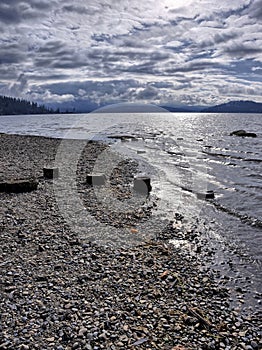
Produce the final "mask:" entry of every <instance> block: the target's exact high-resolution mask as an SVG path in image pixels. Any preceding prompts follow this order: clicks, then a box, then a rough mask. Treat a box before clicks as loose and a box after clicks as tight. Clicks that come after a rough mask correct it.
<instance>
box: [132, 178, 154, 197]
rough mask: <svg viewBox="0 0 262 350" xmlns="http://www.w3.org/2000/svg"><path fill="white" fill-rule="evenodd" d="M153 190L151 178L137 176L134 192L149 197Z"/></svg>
mask: <svg viewBox="0 0 262 350" xmlns="http://www.w3.org/2000/svg"><path fill="white" fill-rule="evenodd" d="M151 190H152V186H151V180H150V177H146V176H137V177H135V178H134V191H135V192H138V193H143V194H145V195H148V194H149V192H150V191H151Z"/></svg>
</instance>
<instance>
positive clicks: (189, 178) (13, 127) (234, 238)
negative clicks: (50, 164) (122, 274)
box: [0, 113, 262, 289]
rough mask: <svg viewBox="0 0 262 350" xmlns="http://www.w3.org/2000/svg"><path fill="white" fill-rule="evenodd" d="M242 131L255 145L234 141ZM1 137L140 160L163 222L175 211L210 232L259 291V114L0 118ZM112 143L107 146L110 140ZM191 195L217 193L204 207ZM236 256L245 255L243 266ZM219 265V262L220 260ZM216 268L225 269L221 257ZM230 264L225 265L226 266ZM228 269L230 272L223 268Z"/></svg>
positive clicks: (261, 145)
mask: <svg viewBox="0 0 262 350" xmlns="http://www.w3.org/2000/svg"><path fill="white" fill-rule="evenodd" d="M238 129H245V130H247V131H249V132H255V133H256V134H257V136H258V137H257V138H242V137H232V136H229V134H230V132H232V131H234V130H238ZM0 132H5V133H17V134H29V135H42V136H51V137H63V138H88V139H102V140H106V137H107V136H109V135H111V136H112V135H132V136H135V137H136V139H135V140H133V141H126V142H121V141H119V140H118V141H117V142H113V141H112V140H111V141H110V142H111V144H112V146H111V147H112V150H115V151H117V152H120V153H121V154H123V157H125V156H128V157H132V158H135V159H137V160H138V161H139V164H140V171H141V172H142V173H146V174H149V175H150V176H151V177H152V182H153V188H154V193H155V194H156V195H157V196H158V197H159V198H160V199H161V205H160V209H159V210H161V211H162V212H163V216H166V217H167V218H171V219H172V217H173V216H174V213H175V212H181V213H183V214H184V215H185V216H186V218H189V219H190V220H191V219H198V220H199V221H201V222H202V223H205V224H206V225H208V226H209V240H210V244H214V245H216V246H218V245H221V250H223V249H226V250H227V252H228V254H229V255H230V256H231V258H230V259H232V261H233V262H234V263H235V265H237V266H238V268H239V269H241V266H242V265H243V270H245V271H246V274H247V275H249V276H252V279H253V281H254V283H255V284H256V289H259V285H260V281H261V277H262V276H261V262H262V234H261V233H262V200H261V199H262V191H261V190H262V172H261V162H262V141H261V140H262V115H256V114H198V113H192V114H186V113H176V114H174V113H163V114H157V113H154V114H138V113H136V114H115V115H114V114H85V115H83V114H82V115H43V116H2V117H0ZM108 141H109V140H108ZM185 189H186V190H190V191H192V192H198V193H202V192H205V191H206V190H213V191H214V192H215V200H214V201H209V202H207V201H203V200H200V199H198V198H197V196H196V195H195V194H194V193H191V192H189V191H186V190H185ZM236 251H238V253H239V252H241V253H240V255H241V256H242V257H241V259H240V258H239V254H237V255H236V254H235V253H236ZM220 258H221V257H220ZM217 259H218V260H217V263H218V264H221V259H219V254H218V257H217ZM223 264H224V265H225V263H223V262H222V265H223ZM225 269H226V267H225Z"/></svg>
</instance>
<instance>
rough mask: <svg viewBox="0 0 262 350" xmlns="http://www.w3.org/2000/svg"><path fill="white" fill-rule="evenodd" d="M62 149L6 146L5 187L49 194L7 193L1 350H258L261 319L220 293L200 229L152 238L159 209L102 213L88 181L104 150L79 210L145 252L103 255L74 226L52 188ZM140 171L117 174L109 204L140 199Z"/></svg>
mask: <svg viewBox="0 0 262 350" xmlns="http://www.w3.org/2000/svg"><path fill="white" fill-rule="evenodd" d="M71 142H72V145H76V144H77V142H78V141H71ZM60 143H61V140H58V139H50V138H43V137H31V136H30V137H29V136H17V135H5V134H0V181H5V180H9V179H13V178H36V179H37V181H38V182H39V185H38V189H37V190H36V191H32V192H28V193H19V194H16V193H0V200H1V205H0V243H1V244H0V274H1V280H0V283H1V285H0V293H1V298H0V312H1V323H0V349H10V350H11V349H21V350H27V349H28V350H31V349H39V350H45V349H46V350H47V349H48V350H51V349H52V350H70V349H86V350H99V349H107V350H114V349H136V348H137V349H164V350H189V349H190V350H194V349H198V350H205V349H206V350H207V349H210V350H212V349H226V350H229V349H235V350H241V349H246V350H252V349H254V350H256V349H260V348H261V346H262V341H261V333H260V331H261V329H260V324H261V315H260V314H259V312H256V311H254V312H253V313H249V314H247V313H244V312H243V311H241V310H240V309H236V308H233V306H232V305H231V304H230V300H231V294H230V289H229V288H228V287H227V284H226V279H221V281H220V282H219V283H218V282H217V280H216V278H215V277H216V272H215V271H213V270H210V269H207V268H204V267H203V266H202V265H201V259H200V258H199V256H198V254H197V252H198V251H200V250H201V249H204V247H203V246H201V244H202V243H201V239H199V236H201V232H200V230H199V228H198V227H197V226H196V225H193V224H192V225H190V223H187V224H184V222H183V217H182V216H181V215H179V214H177V215H176V217H175V218H174V222H172V223H169V225H167V226H166V227H165V230H163V232H160V233H159V235H157V236H155V237H151V236H150V235H147V234H144V232H140V230H139V229H138V226H139V224H140V223H141V222H147V220H148V218H150V216H151V215H152V211H153V210H154V207H156V206H157V200H155V199H154V198H149V199H148V200H146V201H145V202H144V203H143V205H141V206H140V207H136V208H134V210H132V211H131V212H127V211H123V212H122V213H119V212H117V213H115V212H114V210H113V208H110V206H106V208H105V207H103V203H101V202H99V201H98V199H97V193H96V192H95V191H94V189H93V188H92V187H91V186H89V185H87V184H86V183H85V176H86V174H87V173H88V172H92V168H93V166H94V165H95V161H96V159H97V157H98V156H99V154H101V152H102V151H104V150H105V149H106V147H107V146H106V145H104V144H100V143H95V142H92V143H87V145H86V147H85V149H84V150H83V152H82V154H81V159H80V160H79V162H78V165H77V176H76V179H77V191H78V193H79V198H81V201H82V203H83V206H84V208H85V210H86V211H87V213H88V215H90V216H91V217H92V218H94V219H95V220H96V221H97V222H102V223H104V224H105V225H107V227H108V230H109V229H110V228H112V227H114V228H117V229H126V230H129V232H130V234H131V235H134V237H135V239H134V242H136V244H132V245H131V246H129V247H125V246H123V247H121V246H120V247H119V246H110V245H108V244H101V242H100V243H99V244H97V242H96V240H95V239H93V240H88V239H83V236H82V235H79V234H78V229H77V227H72V225H71V226H70V225H69V224H68V221H66V220H65V218H64V216H63V215H62V213H61V210H60V208H59V205H58V202H57V198H56V193H55V190H54V186H53V182H54V181H53V180H46V179H44V178H43V176H42V175H43V173H42V171H43V167H45V166H46V165H47V164H51V165H52V164H54V159H55V156H56V153H57V149H58V147H59V145H60ZM136 167H137V165H136V163H135V162H133V161H126V162H122V163H119V164H118V165H117V166H116V168H115V169H114V173H113V176H111V179H110V195H109V197H116V198H117V199H118V200H119V201H123V205H124V202H125V199H128V198H129V199H130V198H131V197H132V189H131V186H132V177H133V175H134V173H135V172H136ZM92 229H93V230H94V228H92ZM149 229H150V227H149ZM86 230H88V227H87V228H86ZM93 233H94V235H93V236H94V237H99V235H100V232H93ZM139 235H143V240H142V241H141V240H140V239H139V237H137V236H139ZM89 236H90V235H88V236H87V237H89ZM136 237H137V239H136ZM149 238H150V239H149ZM170 238H173V239H174V238H175V239H184V240H185V239H186V240H187V241H188V242H194V243H197V242H198V244H196V245H195V254H190V255H189V254H187V252H186V251H182V250H181V249H180V248H176V247H175V246H174V245H172V244H170V243H169V239H170ZM140 241H141V242H140Z"/></svg>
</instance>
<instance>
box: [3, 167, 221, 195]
mask: <svg viewBox="0 0 262 350" xmlns="http://www.w3.org/2000/svg"><path fill="white" fill-rule="evenodd" d="M43 176H44V178H45V179H49V180H51V179H56V178H58V176H59V169H58V168H52V167H49V168H47V167H46V168H43ZM105 182H106V177H105V175H104V174H88V175H87V176H86V183H87V184H88V185H90V186H102V185H104V184H105ZM37 186H38V181H37V180H34V179H29V180H10V181H5V182H0V192H15V193H19V192H30V191H34V190H36V189H37ZM151 190H152V186H151V179H150V177H147V176H136V177H135V178H134V191H135V192H138V193H141V194H146V195H148V194H149V192H150V191H151ZM190 192H192V191H190ZM196 195H197V197H198V198H199V199H213V198H215V195H214V192H213V191H207V192H206V193H196Z"/></svg>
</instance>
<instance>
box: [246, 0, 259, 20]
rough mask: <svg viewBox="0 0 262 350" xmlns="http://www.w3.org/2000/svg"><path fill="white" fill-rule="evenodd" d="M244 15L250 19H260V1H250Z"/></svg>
mask: <svg viewBox="0 0 262 350" xmlns="http://www.w3.org/2000/svg"><path fill="white" fill-rule="evenodd" d="M245 13H246V14H247V15H248V16H249V17H251V18H252V17H253V18H256V19H262V0H257V1H256V0H255V1H251V4H250V6H249V8H248V9H247V11H245Z"/></svg>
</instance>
